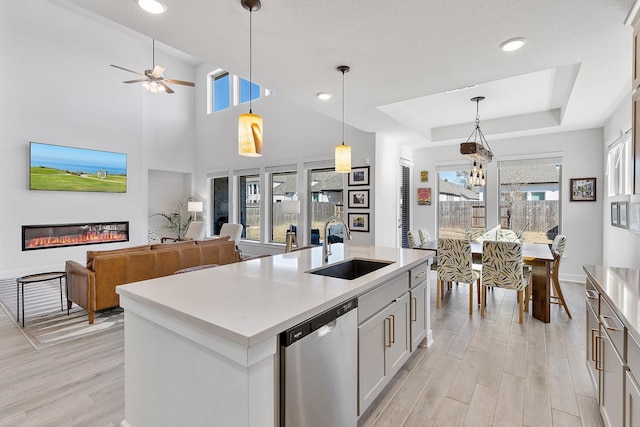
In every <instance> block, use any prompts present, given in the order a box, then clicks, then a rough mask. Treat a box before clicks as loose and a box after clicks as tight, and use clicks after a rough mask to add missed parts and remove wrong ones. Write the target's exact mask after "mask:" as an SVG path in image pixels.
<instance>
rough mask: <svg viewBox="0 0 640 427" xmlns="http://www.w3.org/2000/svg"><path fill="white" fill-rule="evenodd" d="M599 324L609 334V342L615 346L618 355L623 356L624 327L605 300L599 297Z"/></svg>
mask: <svg viewBox="0 0 640 427" xmlns="http://www.w3.org/2000/svg"><path fill="white" fill-rule="evenodd" d="M599 319H600V324H601V325H602V330H604V332H605V333H606V334H607V335H608V336H609V338H610V339H611V343H612V344H613V346H614V347H615V349H616V351H617V352H618V355H620V356H621V357H624V355H625V354H626V353H625V341H626V332H627V331H626V328H625V327H624V324H623V323H622V322H621V321H620V319H619V318H618V316H617V315H616V314H615V313H614V312H613V310H612V309H611V307H610V306H609V304H608V303H607V301H605V300H604V299H602V298H600V316H599Z"/></svg>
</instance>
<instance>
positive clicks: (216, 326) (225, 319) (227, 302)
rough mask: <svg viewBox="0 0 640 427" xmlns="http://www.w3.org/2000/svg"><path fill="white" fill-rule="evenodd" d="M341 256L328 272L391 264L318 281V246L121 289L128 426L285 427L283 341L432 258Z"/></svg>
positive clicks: (346, 252)
mask: <svg viewBox="0 0 640 427" xmlns="http://www.w3.org/2000/svg"><path fill="white" fill-rule="evenodd" d="M332 250H333V254H332V255H331V256H330V257H329V262H328V264H333V263H337V262H341V261H343V260H347V259H352V258H362V259H372V260H384V261H391V262H392V263H391V264H389V265H388V266H386V267H383V268H381V269H379V270H377V271H374V272H372V273H369V274H366V275H364V276H362V277H360V278H356V279H354V280H343V279H336V278H332V277H325V276H321V275H313V274H309V273H307V271H309V270H312V269H316V268H318V267H322V265H323V262H322V248H321V247H318V248H313V249H309V250H304V251H298V252H291V253H287V254H282V255H276V256H272V257H265V258H259V259H255V260H250V261H245V262H241V263H236V264H230V265H225V266H221V267H216V268H212V269H206V270H200V271H195V272H191V273H186V274H180V275H174V276H168V277H162V278H158V279H153V280H148V281H144V282H138V283H132V284H128V285H123V286H119V287H118V288H117V292H118V294H119V295H120V305H121V306H122V307H123V308H124V309H125V414H126V418H125V420H124V421H123V422H122V425H123V426H130V427H142V426H160V425H189V426H198V425H203V426H204V425H215V426H217V425H220V426H230V425H233V426H251V427H254V426H276V425H278V422H279V421H278V417H279V414H278V410H277V408H278V405H279V402H278V390H279V384H278V378H279V373H278V348H279V341H278V334H279V333H281V332H283V331H285V330H286V329H288V328H290V327H292V326H295V325H297V324H299V323H301V322H302V321H304V320H306V319H309V318H311V317H313V316H315V315H316V314H319V313H320V312H322V311H324V310H326V309H328V308H331V307H333V306H335V305H337V304H340V303H341V302H343V301H346V300H348V299H349V298H353V297H358V296H361V295H363V294H367V293H368V292H370V291H371V290H373V289H376V288H378V287H381V286H382V285H384V284H385V283H387V282H389V281H392V280H395V279H397V278H398V277H399V276H401V275H407V276H408V272H410V271H412V269H415V268H416V267H419V266H425V265H428V264H429V263H430V262H431V258H432V257H433V253H432V252H429V251H416V250H408V249H395V248H381V247H373V246H354V245H348V244H347V245H342V244H334V245H332ZM423 270H424V269H423ZM423 280H424V279H423ZM407 282H409V280H408V279H407ZM428 294H429V293H428V292H426V298H427V299H426V304H425V305H424V309H425V310H426V319H427V327H426V340H427V345H429V344H430V342H431V330H430V327H429V322H428V319H429V312H428V310H429V302H428Z"/></svg>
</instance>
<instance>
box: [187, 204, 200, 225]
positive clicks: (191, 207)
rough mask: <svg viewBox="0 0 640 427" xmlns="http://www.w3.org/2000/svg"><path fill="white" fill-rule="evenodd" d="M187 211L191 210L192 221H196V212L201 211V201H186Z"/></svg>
mask: <svg viewBox="0 0 640 427" xmlns="http://www.w3.org/2000/svg"><path fill="white" fill-rule="evenodd" d="M187 211H189V212H193V221H197V219H198V212H202V202H189V203H187Z"/></svg>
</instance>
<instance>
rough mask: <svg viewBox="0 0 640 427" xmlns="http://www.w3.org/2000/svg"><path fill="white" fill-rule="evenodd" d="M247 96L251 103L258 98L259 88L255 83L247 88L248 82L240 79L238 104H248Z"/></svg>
mask: <svg viewBox="0 0 640 427" xmlns="http://www.w3.org/2000/svg"><path fill="white" fill-rule="evenodd" d="M249 96H251V100H252V101H253V100H255V99H258V98H260V86H259V85H257V84H255V83H251V86H249V80H245V79H243V78H240V103H241V104H244V103H245V102H249Z"/></svg>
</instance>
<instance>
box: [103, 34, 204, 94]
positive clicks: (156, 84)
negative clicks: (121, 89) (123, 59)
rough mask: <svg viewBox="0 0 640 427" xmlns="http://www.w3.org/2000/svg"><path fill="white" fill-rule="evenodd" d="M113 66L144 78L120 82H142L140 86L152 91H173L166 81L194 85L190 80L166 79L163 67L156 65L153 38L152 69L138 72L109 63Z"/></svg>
mask: <svg viewBox="0 0 640 427" xmlns="http://www.w3.org/2000/svg"><path fill="white" fill-rule="evenodd" d="M111 66H112V67H114V68H119V69H121V70H124V71H128V72H130V73H134V74H137V75H139V76H143V77H144V79H136V80H126V81H123V82H122V83H142V86H143V87H144V88H145V89H147V90H148V91H149V92H152V93H160V92H167V93H174V91H173V89H171V88H170V87H169V85H167V83H173V84H178V85H184V86H191V87H194V86H195V84H194V83H192V82H185V81H183V80H175V79H166V78H165V77H164V75H163V73H164V67H161V66H160V65H156V40H155V39H153V69H152V70H144V74H142V73H139V72H137V71H133V70H129V69H127V68H124V67H120V66H118V65H113V64H111Z"/></svg>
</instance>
